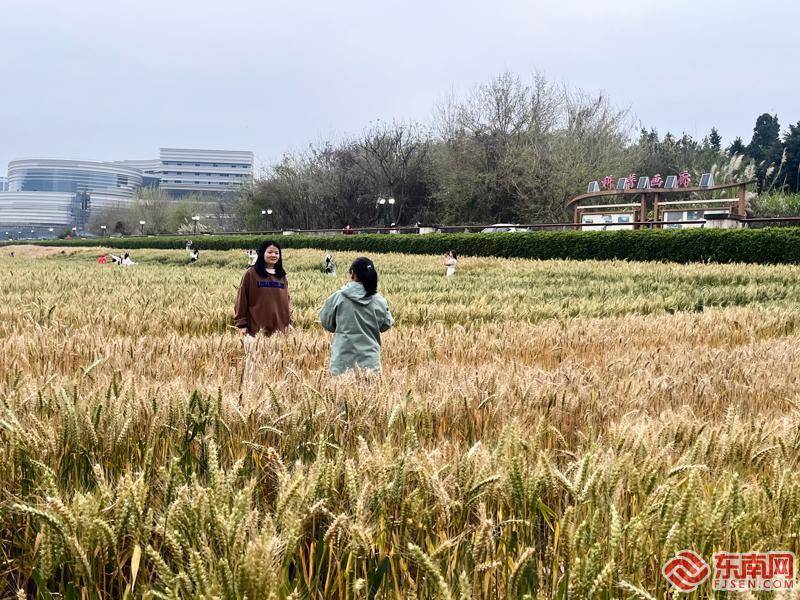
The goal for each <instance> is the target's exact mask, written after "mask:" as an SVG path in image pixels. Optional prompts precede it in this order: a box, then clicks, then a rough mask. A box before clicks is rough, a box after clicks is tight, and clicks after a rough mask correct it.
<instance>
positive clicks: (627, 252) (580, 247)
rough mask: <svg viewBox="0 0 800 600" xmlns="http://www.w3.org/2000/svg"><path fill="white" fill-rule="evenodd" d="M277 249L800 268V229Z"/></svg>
mask: <svg viewBox="0 0 800 600" xmlns="http://www.w3.org/2000/svg"><path fill="white" fill-rule="evenodd" d="M188 237H191V236H187V237H174V236H172V237H128V238H101V239H78V240H47V241H37V242H33V243H36V244H40V245H49V246H104V247H109V248H124V249H127V250H135V249H137V248H160V249H179V248H183V247H184V246H185V244H186V239H187V238H188ZM193 238H194V241H195V245H196V246H197V247H198V248H200V249H205V250H235V249H241V250H245V249H247V248H252V247H255V246H258V243H259V242H260V241H261V240H262V239H263V238H264V236H263V235H258V236H255V235H203V236H193ZM278 241H279V243H280V244H281V245H282V246H283V247H284V248H318V249H320V250H331V251H352V252H364V253H368V252H380V253H383V252H399V253H404V254H441V253H443V252H445V251H446V250H448V249H450V248H452V249H454V250H456V251H457V252H458V253H459V254H461V255H465V256H498V257H505V258H532V259H542V260H546V259H574V260H611V259H618V260H635V261H668V262H679V263H690V262H708V261H711V262H723V263H727V262H745V263H800V229H796V228H763V229H688V230H659V229H656V230H653V229H643V230H627V231H546V232H544V231H543V232H531V233H489V234H479V233H473V234H435V233H434V234H426V235H388V234H383V235H374V234H373V235H351V236H343V235H339V236H303V235H291V236H278Z"/></svg>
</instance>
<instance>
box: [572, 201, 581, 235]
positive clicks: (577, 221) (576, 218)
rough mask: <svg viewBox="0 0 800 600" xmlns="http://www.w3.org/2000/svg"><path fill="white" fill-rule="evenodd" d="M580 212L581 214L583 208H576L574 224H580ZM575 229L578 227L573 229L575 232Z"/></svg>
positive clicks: (573, 217)
mask: <svg viewBox="0 0 800 600" xmlns="http://www.w3.org/2000/svg"><path fill="white" fill-rule="evenodd" d="M580 212H581V207H580V206H576V207H575V212H574V213H573V214H572V222H573V223H575V224H576V225H577V224H578V223H580V217H581V215H580ZM574 229H577V227H573V230H574Z"/></svg>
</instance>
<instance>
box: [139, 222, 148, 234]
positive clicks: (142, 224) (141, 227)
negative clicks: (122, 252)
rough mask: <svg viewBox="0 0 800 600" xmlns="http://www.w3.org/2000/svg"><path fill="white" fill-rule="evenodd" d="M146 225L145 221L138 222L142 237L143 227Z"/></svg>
mask: <svg viewBox="0 0 800 600" xmlns="http://www.w3.org/2000/svg"><path fill="white" fill-rule="evenodd" d="M146 223H147V221H139V227H140V229H141V232H142V235H144V226H145V224H146Z"/></svg>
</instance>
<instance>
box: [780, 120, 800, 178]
mask: <svg viewBox="0 0 800 600" xmlns="http://www.w3.org/2000/svg"><path fill="white" fill-rule="evenodd" d="M783 144H784V148H785V149H786V164H785V165H784V169H785V172H786V185H787V186H788V187H789V190H790V191H792V192H796V193H798V192H800V121H798V123H797V125H789V132H788V133H787V134H786V135H785V136H784V137H783Z"/></svg>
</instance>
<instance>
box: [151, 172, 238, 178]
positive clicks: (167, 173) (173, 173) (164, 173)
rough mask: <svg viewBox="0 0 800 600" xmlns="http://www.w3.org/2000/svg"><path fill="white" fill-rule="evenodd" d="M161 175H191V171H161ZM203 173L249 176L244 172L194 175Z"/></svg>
mask: <svg viewBox="0 0 800 600" xmlns="http://www.w3.org/2000/svg"><path fill="white" fill-rule="evenodd" d="M161 174H162V175H191V173H184V172H183V171H162V173H161ZM200 175H203V176H204V177H206V176H208V177H239V178H241V177H249V175H247V174H245V173H195V174H194V176H195V177H199V176H200Z"/></svg>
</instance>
